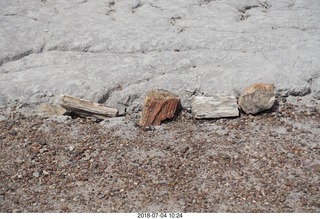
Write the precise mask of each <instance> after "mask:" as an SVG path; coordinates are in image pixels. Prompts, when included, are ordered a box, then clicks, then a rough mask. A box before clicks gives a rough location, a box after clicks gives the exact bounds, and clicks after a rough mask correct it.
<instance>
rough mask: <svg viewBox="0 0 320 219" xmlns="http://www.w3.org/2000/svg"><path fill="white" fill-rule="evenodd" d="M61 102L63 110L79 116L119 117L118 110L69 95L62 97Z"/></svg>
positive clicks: (97, 117)
mask: <svg viewBox="0 0 320 219" xmlns="http://www.w3.org/2000/svg"><path fill="white" fill-rule="evenodd" d="M60 101H61V104H60V105H61V106H62V107H63V108H65V109H66V110H68V111H71V112H73V113H75V114H77V115H79V116H84V117H93V118H96V119H105V118H106V117H115V116H117V115H118V110H117V109H114V108H110V107H105V106H102V105H101V104H98V103H93V102H90V101H88V100H84V99H79V98H76V97H72V96H68V95H62V96H60Z"/></svg>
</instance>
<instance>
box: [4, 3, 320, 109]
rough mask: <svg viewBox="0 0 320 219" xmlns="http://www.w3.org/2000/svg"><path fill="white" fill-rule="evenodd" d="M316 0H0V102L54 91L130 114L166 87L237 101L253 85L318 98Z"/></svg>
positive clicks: (29, 101)
mask: <svg viewBox="0 0 320 219" xmlns="http://www.w3.org/2000/svg"><path fill="white" fill-rule="evenodd" d="M319 27H320V1H319V0H220V1H210V0H209V1H206V0H184V1H170V0H107V1H101V0H69V1H64V0H55V1H53V0H43V1H40V0H28V1H20V0H11V1H6V0H0V38H1V40H0V51H1V52H0V106H1V105H14V104H20V105H22V106H24V107H25V106H31V107H32V106H34V105H35V104H38V103H41V102H49V103H54V102H55V100H56V99H58V96H59V95H60V94H68V95H73V96H76V97H79V98H84V99H89V100H90V101H94V102H100V103H105V105H108V106H111V107H116V108H118V109H119V111H120V114H124V113H125V112H127V113H133V112H138V111H139V110H140V108H139V107H140V105H141V102H142V99H143V97H144V96H145V93H146V92H147V91H148V90H150V89H166V90H169V91H172V92H174V93H176V94H178V95H180V97H181V102H182V105H183V106H184V107H190V105H191V96H192V95H194V94H200V95H201V94H205V95H213V94H215V93H217V92H219V93H220V92H224V93H226V94H230V95H238V94H240V92H241V90H242V89H243V88H244V87H246V86H247V85H249V84H251V83H254V82H266V83H273V84H274V85H275V88H276V93H277V94H279V95H282V96H288V95H298V96H303V95H307V94H310V93H312V94H314V96H315V97H317V96H319V95H318V94H317V93H318V91H319V83H318V84H316V80H313V79H315V78H319V77H320V61H319V60H320V49H319V48H320V29H319Z"/></svg>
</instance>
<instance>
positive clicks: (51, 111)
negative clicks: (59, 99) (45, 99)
mask: <svg viewBox="0 0 320 219" xmlns="http://www.w3.org/2000/svg"><path fill="white" fill-rule="evenodd" d="M37 110H38V112H39V113H41V114H43V115H44V116H53V115H63V114H65V113H66V111H67V110H66V109H64V108H63V107H61V106H57V105H53V104H50V103H42V104H40V105H39V106H38V108H37Z"/></svg>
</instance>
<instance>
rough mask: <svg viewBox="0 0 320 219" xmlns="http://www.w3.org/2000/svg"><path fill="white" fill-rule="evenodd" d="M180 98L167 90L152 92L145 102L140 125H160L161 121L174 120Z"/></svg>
mask: <svg viewBox="0 0 320 219" xmlns="http://www.w3.org/2000/svg"><path fill="white" fill-rule="evenodd" d="M179 101H180V98H179V97H178V96H177V95H175V94H173V93H171V92H169V91H166V90H151V91H149V92H148V93H147V96H146V97H145V99H144V101H143V111H142V115H141V118H140V122H139V125H140V126H142V127H146V126H150V125H152V126H156V125H160V123H161V121H163V120H165V119H170V118H173V117H174V115H175V112H176V109H177V106H178V103H179Z"/></svg>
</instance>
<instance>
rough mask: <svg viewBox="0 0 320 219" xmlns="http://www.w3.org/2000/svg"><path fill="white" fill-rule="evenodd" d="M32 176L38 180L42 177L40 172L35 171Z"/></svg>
mask: <svg viewBox="0 0 320 219" xmlns="http://www.w3.org/2000/svg"><path fill="white" fill-rule="evenodd" d="M32 175H33V176H34V177H36V178H39V177H40V172H39V171H35V172H33V173H32Z"/></svg>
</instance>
